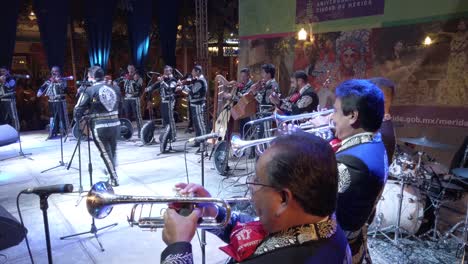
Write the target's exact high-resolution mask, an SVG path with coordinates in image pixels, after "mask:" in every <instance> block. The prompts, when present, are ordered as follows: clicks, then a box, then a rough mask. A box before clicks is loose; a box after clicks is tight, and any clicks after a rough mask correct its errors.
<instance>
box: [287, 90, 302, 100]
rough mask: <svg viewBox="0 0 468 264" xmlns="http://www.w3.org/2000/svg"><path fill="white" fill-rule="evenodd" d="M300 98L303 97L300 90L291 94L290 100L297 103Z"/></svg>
mask: <svg viewBox="0 0 468 264" xmlns="http://www.w3.org/2000/svg"><path fill="white" fill-rule="evenodd" d="M299 98H301V94H300V93H299V92H296V93H294V94H293V95H291V97H289V101H290V102H291V103H295V102H297V100H299Z"/></svg>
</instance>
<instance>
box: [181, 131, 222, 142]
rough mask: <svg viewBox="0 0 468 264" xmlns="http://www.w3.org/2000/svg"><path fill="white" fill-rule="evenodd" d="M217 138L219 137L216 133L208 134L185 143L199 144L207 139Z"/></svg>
mask: <svg viewBox="0 0 468 264" xmlns="http://www.w3.org/2000/svg"><path fill="white" fill-rule="evenodd" d="M218 137H219V135H218V133H210V134H206V135H203V136H199V137H193V138H190V139H189V140H187V142H197V143H201V142H204V141H205V140H207V139H210V138H218Z"/></svg>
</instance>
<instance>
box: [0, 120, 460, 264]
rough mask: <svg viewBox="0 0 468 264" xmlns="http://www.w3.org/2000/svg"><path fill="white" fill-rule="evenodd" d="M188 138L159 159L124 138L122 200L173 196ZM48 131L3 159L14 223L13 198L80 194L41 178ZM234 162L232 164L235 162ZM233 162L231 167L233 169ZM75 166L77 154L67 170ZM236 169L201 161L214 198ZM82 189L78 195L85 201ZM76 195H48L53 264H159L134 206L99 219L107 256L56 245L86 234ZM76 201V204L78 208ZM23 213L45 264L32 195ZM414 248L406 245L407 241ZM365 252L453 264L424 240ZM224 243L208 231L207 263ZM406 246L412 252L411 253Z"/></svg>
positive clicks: (244, 170)
mask: <svg viewBox="0 0 468 264" xmlns="http://www.w3.org/2000/svg"><path fill="white" fill-rule="evenodd" d="M191 136H193V134H184V132H183V130H182V129H180V130H179V131H178V142H176V143H175V144H174V146H173V149H174V152H171V153H169V154H162V155H160V154H159V145H156V144H155V145H149V146H142V144H141V142H140V141H139V140H138V139H137V138H136V137H135V136H134V137H133V138H132V139H131V140H129V141H119V142H118V147H117V161H118V167H117V173H118V175H119V180H120V186H119V187H116V188H115V193H116V194H126V195H148V196H154V195H170V196H173V195H174V191H173V186H174V184H175V183H178V182H186V180H187V179H186V171H185V165H184V164H185V162H184V151H183V150H184V143H185V140H186V139H188V138H189V137H191ZM46 137H47V133H46V132H45V131H38V132H26V133H22V141H23V150H24V152H25V153H32V156H30V157H31V158H32V159H33V160H29V159H25V158H14V159H10V160H6V161H1V162H0V204H1V205H2V206H3V207H4V208H5V209H6V210H7V211H8V212H10V213H11V214H13V215H14V216H15V217H16V218H18V211H17V209H16V196H17V194H18V193H19V192H20V191H21V190H23V189H26V188H29V187H35V186H41V185H52V184H63V183H71V184H73V185H74V189H75V191H79V186H80V180H79V173H78V171H77V170H75V169H73V168H72V169H70V170H67V169H66V168H65V167H58V168H56V169H53V170H50V171H47V172H45V173H41V171H43V170H46V169H48V168H51V167H54V166H56V165H58V164H59V160H60V139H59V138H57V139H53V140H47V141H46V140H45V138H46ZM75 145H76V140H74V139H71V138H69V139H68V140H67V141H66V142H65V143H64V144H63V160H64V162H66V163H68V162H69V160H70V158H71V156H72V153H73V150H74V148H75ZM18 149H19V148H18V144H14V145H9V146H6V147H2V148H0V159H4V158H7V157H10V156H14V155H16V154H17V153H18ZM187 150H188V152H187V154H186V157H187V167H188V172H189V177H190V181H191V182H196V183H200V182H201V170H200V155H196V154H195V151H196V148H193V147H189V148H188V149H187ZM81 151H82V153H81V155H82V185H83V190H84V191H87V190H89V186H90V179H89V173H88V150H87V144H86V143H85V142H83V143H82V145H81ZM91 161H92V174H93V181H94V182H97V181H104V180H107V176H106V175H105V174H104V164H103V163H102V161H101V158H100V156H99V153H98V151H97V149H96V148H95V146H94V144H93V143H92V142H91ZM233 163H234V162H232V164H233ZM232 164H231V165H230V166H232V167H234V165H232ZM77 166H78V158H77V157H75V159H74V160H73V163H72V167H77ZM237 168H239V170H235V171H234V174H236V176H235V177H233V176H231V177H224V176H220V175H219V174H218V173H217V172H216V170H215V169H214V165H213V162H212V161H210V160H208V159H205V184H206V186H207V189H208V190H209V191H210V192H211V193H212V195H213V196H217V197H222V198H223V197H226V198H227V197H232V196H243V195H244V193H245V188H244V187H238V186H235V185H236V184H237V183H243V182H244V181H245V175H246V174H248V172H250V171H251V170H252V168H253V162H252V161H245V160H241V161H240V162H239V164H238V165H237ZM85 195H86V193H85V192H83V193H82V194H81V196H85ZM81 196H80V194H79V193H77V192H75V193H72V194H66V195H59V194H54V195H51V196H50V197H49V200H48V201H49V209H48V214H49V225H50V234H51V243H52V251H53V257H54V262H55V263H159V260H160V253H161V252H162V250H163V249H164V248H165V244H164V242H163V241H162V239H161V231H160V230H158V231H156V232H146V231H142V230H141V229H139V228H137V227H130V226H129V225H128V223H127V221H126V219H127V216H128V215H129V214H130V209H131V207H132V205H118V206H115V208H114V209H113V211H112V213H111V214H110V215H109V216H108V217H107V218H105V219H101V220H96V225H97V227H98V228H99V227H102V226H105V225H108V224H112V223H118V225H117V226H115V227H113V228H109V229H107V230H103V231H100V232H99V233H98V234H99V240H100V241H101V242H102V245H103V247H104V249H105V251H103V252H101V250H100V248H99V244H98V243H97V241H96V239H95V238H94V237H93V236H92V235H90V234H87V235H83V236H79V237H75V238H70V239H65V240H60V237H62V236H66V235H70V234H74V233H78V232H84V231H89V230H90V224H91V217H90V216H89V214H88V212H87V210H86V202H85V198H84V199H81V202H79V201H80V197H81ZM77 202H79V203H78V205H77ZM20 208H21V212H22V214H23V219H24V222H25V226H26V227H27V229H28V230H29V232H28V237H29V241H30V245H31V248H32V252H33V256H34V260H35V262H36V263H47V252H46V243H45V237H44V229H43V221H42V212H41V210H40V208H39V199H38V196H36V195H23V196H21V199H20ZM18 219H19V218H18ZM407 242H408V243H411V241H407ZM370 244H371V245H373V248H370V251H371V254H372V256H373V260H374V262H375V263H392V264H393V263H456V259H455V257H454V253H453V251H454V246H449V247H447V249H446V247H445V246H444V247H442V249H439V250H438V251H435V250H433V249H430V248H429V247H428V246H427V245H426V244H425V243H424V244H421V243H417V244H418V245H416V246H415V245H414V243H413V244H412V246H411V247H409V246H407V247H405V248H406V249H404V250H398V249H397V248H395V247H394V246H392V245H391V244H389V243H387V242H386V241H385V240H380V239H378V238H377V239H370ZM192 245H193V250H194V259H195V263H201V251H200V247H199V246H198V245H199V242H198V238H197V237H196V236H195V238H194V240H193V241H192ZM221 245H223V242H222V241H221V240H219V239H218V238H217V237H215V236H214V235H212V234H210V233H208V234H207V247H206V255H207V256H208V257H207V263H224V262H225V260H226V259H227V257H226V255H225V254H224V253H222V252H221V251H220V250H219V249H218V247H219V246H221ZM408 248H411V252H409V251H408ZM5 260H6V263H30V261H29V256H28V253H27V249H26V243H25V242H24V241H23V242H22V243H21V244H19V245H17V246H15V247H11V248H9V249H6V250H3V251H0V264H1V263H5Z"/></svg>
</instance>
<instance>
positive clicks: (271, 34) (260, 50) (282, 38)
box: [239, 0, 468, 128]
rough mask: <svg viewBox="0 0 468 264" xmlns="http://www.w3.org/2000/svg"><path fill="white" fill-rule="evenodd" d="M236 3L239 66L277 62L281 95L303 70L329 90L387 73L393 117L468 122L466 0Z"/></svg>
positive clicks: (453, 124) (454, 124) (242, 0)
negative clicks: (300, 35)
mask: <svg viewBox="0 0 468 264" xmlns="http://www.w3.org/2000/svg"><path fill="white" fill-rule="evenodd" d="M239 5H240V15H239V19H240V28H239V31H240V38H241V44H240V60H239V61H240V66H241V67H243V66H247V67H252V68H253V69H254V72H255V73H258V72H259V68H260V65H261V64H263V63H266V62H270V63H273V64H275V65H276V67H277V68H278V69H279V70H278V76H277V78H278V79H279V81H280V84H281V88H282V91H283V93H287V91H288V89H289V87H288V83H289V76H290V75H291V74H292V73H293V71H295V70H298V69H302V70H306V71H307V72H308V73H309V78H310V81H311V82H312V83H313V84H314V86H315V87H318V88H320V89H326V90H329V91H330V92H331V93H333V92H334V88H335V87H336V86H337V85H338V84H339V83H341V82H343V81H344V80H347V79H351V78H371V77H376V76H383V77H387V78H389V79H391V80H393V81H394V82H395V83H396V84H397V95H396V98H395V100H394V102H393V112H394V117H395V120H396V121H398V122H406V123H413V124H422V125H428V126H451V127H466V128H468V59H467V58H468V30H467V26H468V25H467V24H468V1H461V0H460V1H455V0H448V1H438V0H425V1H422V0H413V1H403V0H392V1H389V0H386V1H385V0H316V1H312V0H296V1H294V0H281V1H280V0H268V1H267V0H255V1H253V0H240V1H239ZM422 7H424V8H422ZM300 28H304V29H305V30H306V32H307V33H308V37H307V39H306V40H304V41H299V40H297V37H296V35H297V31H298V30H299V29H300ZM428 39H429V40H428ZM425 41H426V42H425Z"/></svg>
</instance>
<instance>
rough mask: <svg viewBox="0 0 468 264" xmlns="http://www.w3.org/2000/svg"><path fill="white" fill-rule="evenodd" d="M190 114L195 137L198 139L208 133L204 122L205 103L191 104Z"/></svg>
mask: <svg viewBox="0 0 468 264" xmlns="http://www.w3.org/2000/svg"><path fill="white" fill-rule="evenodd" d="M190 112H191V114H192V118H193V125H194V127H195V135H196V136H197V137H198V136H201V135H205V134H207V133H208V132H207V131H206V122H205V103H203V104H191V105H190Z"/></svg>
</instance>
